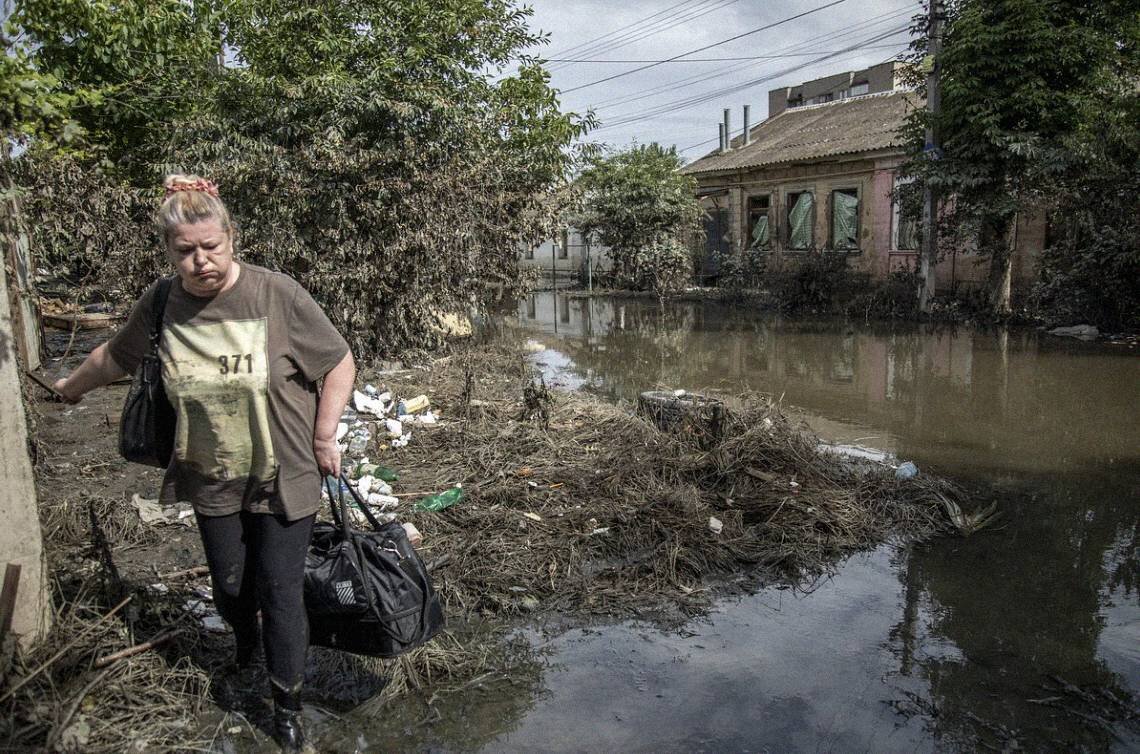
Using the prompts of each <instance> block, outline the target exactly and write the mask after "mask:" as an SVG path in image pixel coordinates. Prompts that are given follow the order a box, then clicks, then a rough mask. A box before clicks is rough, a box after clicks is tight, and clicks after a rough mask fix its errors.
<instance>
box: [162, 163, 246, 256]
mask: <svg viewBox="0 0 1140 754" xmlns="http://www.w3.org/2000/svg"><path fill="white" fill-rule="evenodd" d="M162 186H163V188H164V189H166V197H165V198H164V199H163V200H162V206H161V207H159V208H158V216H157V218H156V219H157V222H158V227H159V229H160V230H161V231H162V237H163V238H164V239H165V240H167V241H169V240H170V234H171V232H172V231H173V230H174V228H175V227H176V226H178V225H188V224H193V223H199V222H202V221H203V220H217V221H218V224H219V225H221V226H222V230H224V231H225V232H226V235H228V236H230V237H231V238H232V237H233V225H232V223H231V222H230V213H229V212H228V211H227V210H226V205H225V204H223V203H222V200H221V199H219V198H218V187H217V186H215V185H214V183H213V182H212V181H208V180H206V179H205V178H200V177H198V176H196V175H182V174H181V173H175V174H173V175H168V176H166V180H164V181H163V182H162Z"/></svg>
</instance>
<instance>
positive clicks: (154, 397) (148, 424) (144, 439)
mask: <svg viewBox="0 0 1140 754" xmlns="http://www.w3.org/2000/svg"><path fill="white" fill-rule="evenodd" d="M172 283H173V278H161V279H160V280H159V281H158V287H157V288H156V289H155V292H154V304H153V306H152V307H151V316H152V318H153V319H152V321H151V326H150V343H149V344H148V346H147V352H146V355H145V356H143V360H142V363H140V364H139V367H138V369H137V370H135V376H134V379H133V380H131V389H130V391H129V392H128V393H127V400H126V403H124V404H123V417H122V419H121V420H120V421H119V454H120V455H122V456H123V458H126V459H127V460H128V461H132V462H134V463H145V464H146V465H148V466H158V467H159V468H163V469H165V468H166V467H167V466H169V465H170V456H171V455H172V454H173V453H174V424H175V422H176V420H177V416H176V415H175V413H174V407H173V406H171V405H170V400H169V399H167V397H166V391H165V390H164V389H163V387H162V363H161V362H160V361H159V359H158V341H159V339H160V338H161V337H162V317H163V314H164V313H165V312H166V300H167V299H168V298H170V286H171V284H172Z"/></svg>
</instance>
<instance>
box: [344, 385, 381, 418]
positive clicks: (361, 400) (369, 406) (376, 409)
mask: <svg viewBox="0 0 1140 754" xmlns="http://www.w3.org/2000/svg"><path fill="white" fill-rule="evenodd" d="M373 389H375V388H373ZM352 405H353V406H355V407H356V410H357V411H361V412H364V413H366V414H372V415H374V416H383V415H384V414H386V413H388V404H387V403H385V402H384V401H382V400H380V399H379V398H378V397H373V396H371V395H366V394H365V393H362V392H360V391H359V390H353V391H352Z"/></svg>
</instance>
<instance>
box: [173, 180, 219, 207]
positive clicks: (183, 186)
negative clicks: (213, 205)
mask: <svg viewBox="0 0 1140 754" xmlns="http://www.w3.org/2000/svg"><path fill="white" fill-rule="evenodd" d="M179 191H201V192H202V193H203V194H209V195H210V196H212V197H214V198H215V199H217V198H218V184H216V183H214V182H213V181H208V180H206V179H205V178H199V179H198V180H196V181H179V182H177V183H173V184H171V185H169V186H167V187H166V194H165V195H164V196H163V197H162V200H163V201H166V200H167V199H169V198H170V197H172V196H174V195H175V194H177V193H178V192H179Z"/></svg>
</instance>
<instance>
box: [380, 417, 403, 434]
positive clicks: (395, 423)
mask: <svg viewBox="0 0 1140 754" xmlns="http://www.w3.org/2000/svg"><path fill="white" fill-rule="evenodd" d="M384 427H385V428H386V429H387V430H388V434H389V435H391V436H392V437H399V436H400V435H402V434H404V423H403V422H402V421H400V420H399V419H385V420H384Z"/></svg>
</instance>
